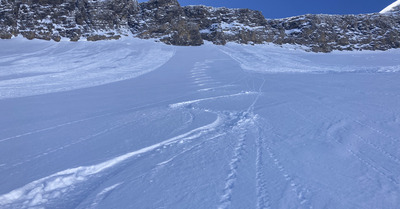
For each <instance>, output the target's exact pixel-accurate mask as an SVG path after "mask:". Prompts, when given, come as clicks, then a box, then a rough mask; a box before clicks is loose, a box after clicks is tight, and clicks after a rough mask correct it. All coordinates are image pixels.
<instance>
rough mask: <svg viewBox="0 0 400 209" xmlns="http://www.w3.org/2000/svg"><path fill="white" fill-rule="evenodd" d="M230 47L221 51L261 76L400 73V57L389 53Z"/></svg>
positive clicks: (289, 47)
mask: <svg viewBox="0 0 400 209" xmlns="http://www.w3.org/2000/svg"><path fill="white" fill-rule="evenodd" d="M286 47H287V48H281V49H279V48H277V47H276V46H271V45H256V46H246V45H238V44H228V45H227V46H226V47H223V48H221V50H222V51H223V52H224V53H226V54H227V55H229V56H230V57H232V59H234V60H236V61H237V62H238V63H240V66H241V67H242V68H243V69H245V70H249V71H255V72H259V73H327V72H337V73H339V72H399V71H400V59H399V58H398V56H399V55H400V54H399V52H398V51H395V50H393V51H390V52H357V53H349V52H333V53H330V54H314V53H307V52H304V51H303V50H301V49H300V48H296V47H293V46H286Z"/></svg>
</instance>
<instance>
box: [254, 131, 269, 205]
mask: <svg viewBox="0 0 400 209" xmlns="http://www.w3.org/2000/svg"><path fill="white" fill-rule="evenodd" d="M260 133H261V131H260V128H258V137H257V139H256V146H257V157H256V189H257V191H256V192H257V205H256V208H257V209H264V208H271V205H270V197H269V193H268V191H267V184H266V182H265V176H264V173H263V165H264V162H263V157H264V152H263V149H264V141H263V139H262V138H261V136H260Z"/></svg>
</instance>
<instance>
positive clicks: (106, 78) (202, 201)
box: [0, 38, 400, 209]
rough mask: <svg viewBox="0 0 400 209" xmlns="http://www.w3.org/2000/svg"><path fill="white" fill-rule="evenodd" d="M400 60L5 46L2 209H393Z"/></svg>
mask: <svg viewBox="0 0 400 209" xmlns="http://www.w3.org/2000/svg"><path fill="white" fill-rule="evenodd" d="M399 71H400V50H390V51H386V52H371V51H369V52H333V53H330V54H315V53H307V52H304V51H303V50H301V49H296V47H287V46H285V47H278V46H273V45H262V46H245V45H238V44H228V45H227V46H214V45H211V44H206V45H204V46H201V47H175V46H167V45H164V44H161V43H155V42H153V41H151V40H150V41H145V40H138V39H127V38H126V39H123V40H119V41H102V42H77V43H71V42H60V43H55V42H46V41H38V40H35V41H28V40H23V39H21V38H16V39H12V40H0V208H2V209H3V208H4V209H8V208H11V209H13V208H16V209H17V208H18V209H19V208H49V209H54V208H57V209H58V208H107V209H109V208H135V209H137V208H183V209H187V208H216V209H225V208H239V209H244V208H256V209H262V208H271V209H276V208H346V209H351V208H362V209H365V208H385V209H390V208H399V205H400V85H399V84H400V73H399Z"/></svg>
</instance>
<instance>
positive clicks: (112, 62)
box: [0, 40, 174, 99]
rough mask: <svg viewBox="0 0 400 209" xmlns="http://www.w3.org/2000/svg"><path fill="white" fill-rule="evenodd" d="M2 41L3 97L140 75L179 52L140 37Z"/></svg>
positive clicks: (0, 73)
mask: <svg viewBox="0 0 400 209" xmlns="http://www.w3.org/2000/svg"><path fill="white" fill-rule="evenodd" d="M1 41H2V44H3V45H4V47H6V48H7V50H5V51H3V50H2V51H1V52H0V89H1V92H0V99H5V98H14V97H24V96H31V95H38V94H45V93H53V92H60V91H68V90H73V89H80V88H87V87H93V86H98V85H103V84H107V83H112V82H116V81H122V80H127V79H131V78H135V77H138V76H140V75H143V74H145V73H148V72H151V71H153V70H155V69H157V68H159V67H160V66H162V65H163V64H164V63H165V62H167V61H168V60H169V59H171V57H172V56H173V55H174V49H173V48H172V47H166V46H162V45H160V44H156V43H152V42H146V41H136V40H131V41H125V42H115V41H111V42H99V43H92V42H78V43H74V44H71V43H66V42H61V43H54V42H44V41H35V42H36V43H31V42H28V41H25V40H12V41H11V42H12V43H11V42H10V41H7V42H6V41H4V40H1ZM31 47H32V48H33V49H32V50H30V49H29V48H31ZM26 51H28V52H26Z"/></svg>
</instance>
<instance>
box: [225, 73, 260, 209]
mask: <svg viewBox="0 0 400 209" xmlns="http://www.w3.org/2000/svg"><path fill="white" fill-rule="evenodd" d="M264 85H265V79H264V80H263V82H262V84H261V85H260V87H259V89H258V92H257V93H256V94H257V97H256V98H255V99H254V100H253V102H252V103H251V105H250V106H249V107H248V108H247V110H246V111H245V112H243V113H241V115H242V116H241V117H240V120H239V121H238V122H237V123H236V124H235V125H234V127H233V128H232V132H233V133H236V134H235V135H237V136H238V139H237V144H236V146H235V148H234V150H233V156H232V158H231V161H230V162H229V172H228V176H227V178H226V179H225V187H224V189H223V192H222V195H221V197H220V204H219V206H218V209H226V208H229V207H230V205H231V202H232V193H233V190H234V187H235V183H236V180H237V173H238V167H239V164H240V162H241V159H242V155H243V152H244V149H245V146H246V133H247V132H248V130H250V129H252V128H254V127H255V122H256V121H257V118H258V116H257V115H255V114H254V113H253V112H254V106H255V104H256V103H257V101H258V100H259V98H260V96H261V95H262V88H263V87H264ZM256 190H257V189H256Z"/></svg>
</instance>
